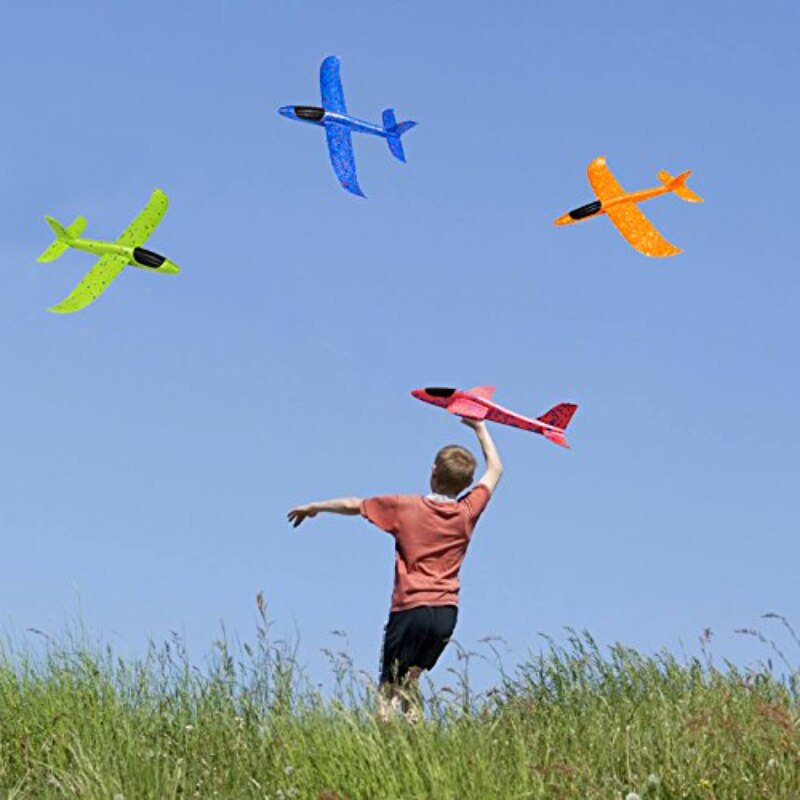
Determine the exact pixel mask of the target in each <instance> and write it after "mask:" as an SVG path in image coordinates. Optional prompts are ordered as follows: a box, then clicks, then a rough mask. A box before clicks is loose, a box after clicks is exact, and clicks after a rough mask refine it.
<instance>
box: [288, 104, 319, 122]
mask: <svg viewBox="0 0 800 800" xmlns="http://www.w3.org/2000/svg"><path fill="white" fill-rule="evenodd" d="M294 113H295V114H297V116H298V117H300V119H308V120H311V121H312V122H319V121H320V120H321V119H322V118H323V117H324V116H325V109H324V108H318V107H317V106H295V107H294Z"/></svg>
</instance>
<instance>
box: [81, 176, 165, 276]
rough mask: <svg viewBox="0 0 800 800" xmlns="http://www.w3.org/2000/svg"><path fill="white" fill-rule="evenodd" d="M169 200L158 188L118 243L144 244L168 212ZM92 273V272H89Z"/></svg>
mask: <svg viewBox="0 0 800 800" xmlns="http://www.w3.org/2000/svg"><path fill="white" fill-rule="evenodd" d="M168 205H169V201H168V200H167V196H166V195H165V194H164V192H162V191H161V189H156V190H155V191H154V192H153V194H152V195H150V199H149V200H148V201H147V205H146V206H145V207H144V209H142V211H141V212H140V213H139V216H138V217H136V219H135V220H134V221H133V222H132V223H131V224H130V225H129V226H128V227H127V228H126V229H125V230H124V231H123V233H122V235H121V236H120V237H119V239H117V244H121V245H124V246H125V247H139V246H140V245H142V244H144V243H145V242H146V241H147V240H148V239H149V238H150V234H151V233H152V232H153V231H154V230H155V229H156V227H158V223H159V222H161V219H162V218H163V216H164V214H166V212H167V206H168ZM89 274H90V275H91V273H89Z"/></svg>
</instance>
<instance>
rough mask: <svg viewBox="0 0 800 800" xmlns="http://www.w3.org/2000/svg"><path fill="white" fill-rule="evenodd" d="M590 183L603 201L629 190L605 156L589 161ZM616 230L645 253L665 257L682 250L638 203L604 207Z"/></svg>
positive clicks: (615, 197) (636, 248) (587, 173)
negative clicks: (657, 227)
mask: <svg viewBox="0 0 800 800" xmlns="http://www.w3.org/2000/svg"><path fill="white" fill-rule="evenodd" d="M586 175H587V177H588V178H589V183H590V184H591V185H592V189H594V193H595V194H596V195H597V199H598V200H600V202H602V203H605V202H607V201H609V200H614V199H618V198H620V197H624V196H625V194H626V192H625V190H624V189H623V188H622V186H621V185H620V183H619V181H618V180H617V179H616V178H615V177H614V175H613V174H612V172H611V170H610V169H609V168H608V165H607V164H606V160H605V158H603V157H602V156H601V157H600V158H596V159H595V160H594V161H592V163H591V164H589V167H588V169H587V170H586ZM603 210H604V211H605V212H606V214H608V216H609V217H610V219H611V221H612V222H613V223H614V225H616V226H617V230H618V231H619V232H620V233H621V234H622V235H623V236H624V237H625V239H626V240H627V241H628V243H629V244H630V245H631V247H633V248H634V249H635V250H638V251H639V252H640V253H644V255H646V256H655V257H657V258H664V257H666V256H674V255H676V254H677V253H680V252H681V249H680V247H675V245H674V244H670V243H669V242H668V241H667V240H666V239H665V238H664V237H663V236H662V235H661V234H660V233H659V232H658V230H656V228H655V226H654V225H653V223H652V222H650V220H649V219H647V217H646V216H645V215H644V214H643V213H642V212H641V211H640V210H639V206H637V205H636V203H633V202H631V203H619V204H616V205H613V206H611V208H608V209H603Z"/></svg>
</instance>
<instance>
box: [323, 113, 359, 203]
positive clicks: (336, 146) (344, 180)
mask: <svg viewBox="0 0 800 800" xmlns="http://www.w3.org/2000/svg"><path fill="white" fill-rule="evenodd" d="M325 135H326V136H327V137H328V153H329V154H330V157H331V164H332V165H333V171H334V172H335V173H336V177H337V178H338V179H339V183H341V184H342V186H344V188H345V189H347V191H348V192H352V193H353V194H357V195H358V196H359V197H366V195H365V194H364V192H362V191H361V187H360V186H359V185H358V177H357V176H356V160H355V157H354V156H353V139H352V136H351V135H350V129H349V128H345V127H344V125H336V124H328V125H326V126H325Z"/></svg>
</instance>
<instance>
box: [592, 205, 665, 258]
mask: <svg viewBox="0 0 800 800" xmlns="http://www.w3.org/2000/svg"><path fill="white" fill-rule="evenodd" d="M606 214H608V216H609V217H610V218H611V221H612V222H613V223H614V224H615V225H616V226H617V230H618V231H619V232H620V233H621V234H622V235H623V236H624V237H625V238H626V239H627V240H628V243H629V244H630V245H631V247H633V248H634V249H635V250H638V251H639V252H640V253H644V254H645V255H646V256H655V257H657V258H664V257H665V256H674V255H677V254H678V253H680V252H681V249H680V247H675V245H674V244H670V243H669V242H668V241H667V240H666V239H665V238H664V237H663V236H662V235H661V234H660V233H659V232H658V231H657V230H656V228H655V227H654V226H653V223H652V222H650V220H649V219H647V217H646V216H645V215H644V214H642V212H641V211H640V210H639V207H638V206H637V205H636V203H620V204H619V205H616V206H612V207H611V208H609V209H608V211H606Z"/></svg>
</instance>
